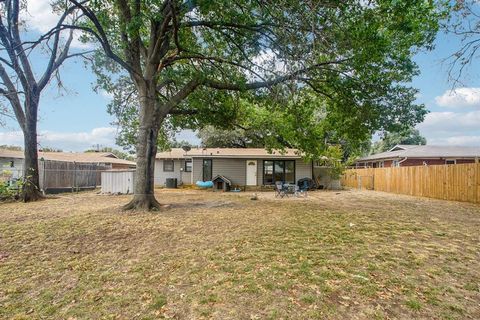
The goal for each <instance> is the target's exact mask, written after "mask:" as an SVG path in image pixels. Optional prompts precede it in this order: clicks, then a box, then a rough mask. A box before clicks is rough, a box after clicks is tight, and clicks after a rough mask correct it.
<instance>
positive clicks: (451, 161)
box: [445, 159, 457, 164]
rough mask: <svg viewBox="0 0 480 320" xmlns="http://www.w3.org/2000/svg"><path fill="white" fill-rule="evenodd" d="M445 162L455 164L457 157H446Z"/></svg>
mask: <svg viewBox="0 0 480 320" xmlns="http://www.w3.org/2000/svg"><path fill="white" fill-rule="evenodd" d="M445 164H457V159H447V160H445Z"/></svg>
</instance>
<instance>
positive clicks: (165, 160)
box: [163, 159, 175, 172]
mask: <svg viewBox="0 0 480 320" xmlns="http://www.w3.org/2000/svg"><path fill="white" fill-rule="evenodd" d="M167 161H171V163H172V170H166V168H165V162H167ZM174 171H175V161H174V160H173V159H164V160H163V172H174Z"/></svg>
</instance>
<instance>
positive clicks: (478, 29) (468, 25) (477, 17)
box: [442, 0, 480, 86]
mask: <svg viewBox="0 0 480 320" xmlns="http://www.w3.org/2000/svg"><path fill="white" fill-rule="evenodd" d="M450 4H451V10H450V15H449V17H448V19H445V20H444V21H443V22H442V27H443V29H444V30H445V31H446V32H447V34H449V35H451V36H456V37H457V39H459V40H460V42H461V45H460V47H457V48H454V49H453V52H452V54H451V55H450V56H449V57H447V58H446V59H445V61H446V62H448V63H449V68H448V76H449V80H450V81H451V82H452V83H453V85H454V86H461V85H462V83H461V81H460V78H461V77H462V75H463V74H464V73H468V70H469V68H468V66H469V65H470V64H472V63H474V62H475V59H477V58H478V52H479V49H480V6H479V4H478V0H457V1H451V2H450Z"/></svg>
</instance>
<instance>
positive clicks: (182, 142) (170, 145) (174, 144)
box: [165, 139, 196, 149]
mask: <svg viewBox="0 0 480 320" xmlns="http://www.w3.org/2000/svg"><path fill="white" fill-rule="evenodd" d="M185 146H187V147H191V148H192V147H196V146H195V145H194V144H193V143H190V142H188V141H185V140H180V141H178V140H175V139H173V140H172V141H170V142H168V145H167V146H165V149H170V148H181V147H185Z"/></svg>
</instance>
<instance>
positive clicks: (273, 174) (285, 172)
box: [263, 160, 295, 185]
mask: <svg viewBox="0 0 480 320" xmlns="http://www.w3.org/2000/svg"><path fill="white" fill-rule="evenodd" d="M277 181H281V182H283V183H293V184H294V183H295V160H265V161H263V184H265V185H269V184H275V182H277Z"/></svg>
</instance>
